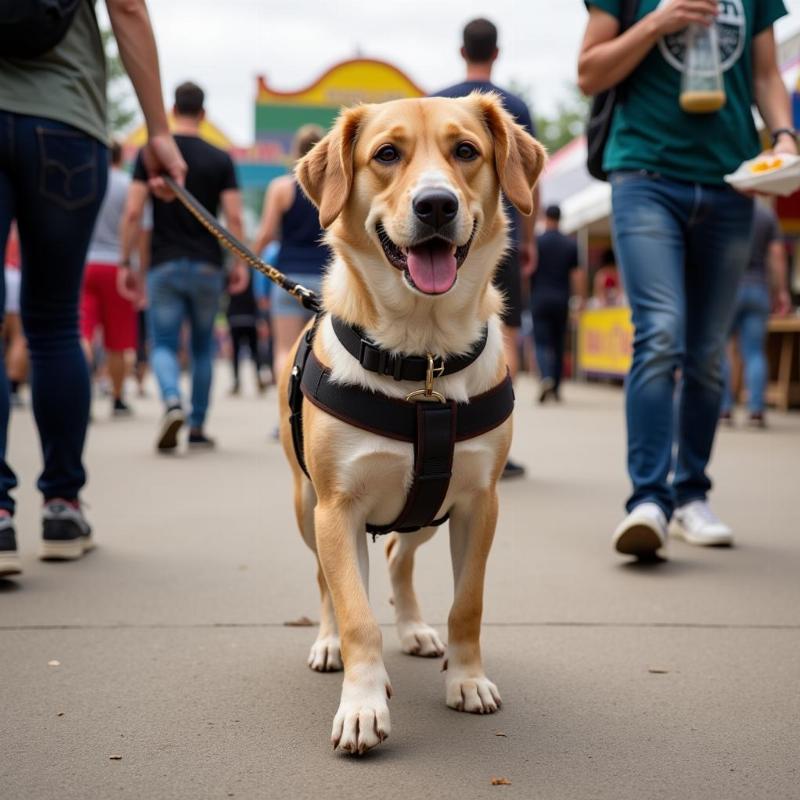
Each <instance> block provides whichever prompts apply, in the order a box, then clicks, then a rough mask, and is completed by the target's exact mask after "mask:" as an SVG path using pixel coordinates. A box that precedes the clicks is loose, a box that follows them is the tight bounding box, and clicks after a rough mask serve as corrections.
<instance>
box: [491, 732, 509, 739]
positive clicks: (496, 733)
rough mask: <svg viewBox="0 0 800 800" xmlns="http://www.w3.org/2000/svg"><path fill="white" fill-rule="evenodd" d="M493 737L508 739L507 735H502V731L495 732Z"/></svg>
mask: <svg viewBox="0 0 800 800" xmlns="http://www.w3.org/2000/svg"><path fill="white" fill-rule="evenodd" d="M494 735H495V736H503V737H505V738H506V739H508V734H507V733H503V731H495V732H494Z"/></svg>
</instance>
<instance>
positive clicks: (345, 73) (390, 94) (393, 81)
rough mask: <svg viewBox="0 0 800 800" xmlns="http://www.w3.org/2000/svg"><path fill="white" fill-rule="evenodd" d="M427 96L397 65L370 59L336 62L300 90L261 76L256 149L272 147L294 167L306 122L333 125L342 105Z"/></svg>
mask: <svg viewBox="0 0 800 800" xmlns="http://www.w3.org/2000/svg"><path fill="white" fill-rule="evenodd" d="M424 95H425V92H423V90H422V89H420V88H419V86H417V85H416V84H415V83H414V82H413V81H412V80H411V79H410V78H409V77H408V76H406V75H405V74H404V73H403V72H401V71H400V70H399V69H397V67H394V66H392V65H391V64H387V63H386V62H385V61H377V60H375V59H368V58H360V59H355V60H352V61H343V62H341V63H340V64H336V65H335V66H333V67H331V68H330V69H329V70H328V71H327V72H325V73H324V74H323V75H322V76H320V77H319V78H318V79H317V80H316V81H315V82H314V83H312V84H311V85H310V86H307V87H306V88H305V89H300V90H299V91H295V92H283V91H279V90H278V89H275V88H273V87H272V86H270V85H269V83H268V82H267V79H266V78H265V77H264V76H259V79H258V95H257V96H256V113H255V142H256V147H258V148H268V152H269V157H270V159H274V161H278V162H279V163H280V162H282V163H283V166H288V164H289V163H290V159H291V142H292V138H293V137H294V134H295V132H296V131H297V129H298V128H299V127H301V126H302V125H306V124H308V123H314V124H316V125H319V126H321V127H322V128H325V129H328V128H329V127H330V126H331V123H332V122H333V120H334V119H336V116H337V114H338V113H339V109H340V108H341V107H342V106H350V105H354V104H356V103H383V102H385V101H387V100H397V99H399V98H403V97H423V96H424ZM274 161H273V163H274Z"/></svg>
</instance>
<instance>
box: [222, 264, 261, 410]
mask: <svg viewBox="0 0 800 800" xmlns="http://www.w3.org/2000/svg"><path fill="white" fill-rule="evenodd" d="M253 283H254V281H253V280H252V279H251V280H250V282H249V283H248V284H247V288H246V289H245V290H244V291H243V292H237V293H236V294H229V296H228V308H227V317H228V331H229V334H230V339H231V366H232V367H233V386H232V387H231V394H232V395H238V394H239V392H240V391H241V381H240V374H239V367H240V362H241V358H242V350H243V349H246V350H247V353H248V355H249V356H250V360H251V361H252V362H253V366H254V367H255V377H256V385H257V387H258V391H259V393H263V392H265V391H266V388H267V384H266V383H265V382H264V379H263V377H262V375H261V367H262V364H261V352H260V349H259V343H258V329H257V327H256V325H257V323H258V306H257V304H256V295H255V291H254V287H253Z"/></svg>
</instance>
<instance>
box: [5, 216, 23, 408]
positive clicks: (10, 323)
mask: <svg viewBox="0 0 800 800" xmlns="http://www.w3.org/2000/svg"><path fill="white" fill-rule="evenodd" d="M19 262H20V255H19V239H18V238H17V230H16V225H14V223H12V224H11V230H10V233H9V237H8V245H7V247H6V252H5V284H6V308H5V312H6V313H5V317H4V318H3V344H4V345H5V362H6V374H7V375H8V389H9V392H10V398H9V399H10V401H11V405H12V406H13V407H14V408H20V407H21V406H22V405H23V402H22V396H21V394H20V387H21V386H22V384H23V383H25V381H26V379H27V377H28V344H27V342H26V341H25V334H24V333H23V332H22V319H21V318H20V314H19V291H20V283H21V281H22V273H21V272H20V263H19Z"/></svg>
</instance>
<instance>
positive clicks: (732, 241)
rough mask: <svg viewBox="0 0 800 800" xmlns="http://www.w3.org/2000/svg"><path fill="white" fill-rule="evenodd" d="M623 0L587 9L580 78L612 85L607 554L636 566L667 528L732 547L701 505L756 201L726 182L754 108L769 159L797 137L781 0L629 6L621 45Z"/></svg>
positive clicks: (594, 86)
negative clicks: (620, 376)
mask: <svg viewBox="0 0 800 800" xmlns="http://www.w3.org/2000/svg"><path fill="white" fill-rule="evenodd" d="M624 2H625V0H588V2H587V3H586V4H587V6H588V8H589V22H588V25H587V28H586V33H585V36H584V40H583V44H582V47H581V53H580V57H579V64H578V82H579V85H580V88H581V89H582V91H583V92H584V93H586V94H597V93H599V92H602V91H604V90H606V89H609V88H610V87H612V86H616V85H620V84H623V89H622V91H621V92H620V96H621V100H620V102H619V103H618V105H617V107H616V109H615V111H614V116H613V119H612V123H611V131H610V136H609V141H608V143H607V145H606V150H605V154H604V161H603V166H604V169H605V170H606V171H607V172H608V173H609V174H610V181H611V186H612V209H613V210H612V215H613V234H614V243H615V249H616V252H617V255H618V257H619V261H620V266H621V269H622V274H623V279H624V285H625V290H626V293H627V296H628V299H629V302H630V305H631V311H632V315H633V324H634V328H635V337H634V354H633V363H632V365H631V371H630V374H629V376H628V380H627V385H626V414H627V422H628V472H629V474H630V477H631V481H632V483H633V493H632V495H631V497H630V498H629V500H628V503H627V510H628V516H627V517H626V518H625V520H623V522H622V523H621V524H620V525H619V527H618V528H617V530H616V531H615V533H614V546H615V548H616V550H617V551H618V552H620V553H623V554H627V555H635V556H637V557H640V558H647V557H654V556H655V555H656V553H657V551H658V550H660V549H661V547H663V545H664V544H665V542H666V536H667V529H668V525H669V520H670V518H671V519H672V525H671V528H670V530H671V532H672V533H673V534H674V535H678V536H680V537H681V538H683V539H685V540H686V541H687V542H690V543H691V544H697V545H730V544H731V543H732V541H733V535H732V531H731V529H730V527H728V526H727V525H726V524H725V523H723V522H722V521H721V520H720V519H718V518H717V517H716V515H715V514H714V513H713V511H712V510H711V508H710V506H709V505H708V502H707V494H708V492H709V490H710V488H711V481H710V480H709V478H708V476H707V474H706V466H707V464H708V460H709V457H710V454H711V447H712V444H713V441H714V433H715V430H716V426H717V420H718V416H719V410H720V403H721V398H722V390H723V378H722V358H723V353H724V347H725V339H726V336H727V331H728V329H729V325H730V320H731V316H732V313H733V309H734V304H735V298H736V291H737V287H738V284H739V278H740V276H741V274H742V272H743V271H744V269H745V266H746V264H747V259H748V255H749V252H750V231H751V227H752V220H753V203H752V200H751V199H750V198H748V197H745V196H744V195H741V194H739V193H737V192H736V191H734V190H733V189H732V188H730V187H729V186H728V185H727V184H726V183H725V182H724V176H725V175H726V174H727V173H730V172H733V171H734V170H735V169H736V168H737V167H738V166H739V164H741V162H742V161H744V160H746V159H749V158H752V157H754V156H755V155H757V153H758V152H759V150H760V141H759V136H758V132H757V130H756V127H755V123H754V121H753V114H752V107H753V105H754V104H755V105H757V106H758V109H759V111H760V112H761V116H762V118H763V119H764V122H765V123H766V126H767V130H768V131H769V132H770V133H771V135H772V142H773V148H774V151H775V152H776V153H787V154H793V155H795V154H797V137H796V134H795V131H794V129H793V128H792V116H791V108H790V103H789V97H788V94H787V92H786V88H785V86H784V84H783V80H782V78H781V75H780V71H779V69H778V65H777V59H776V52H775V38H774V35H773V29H772V25H773V23H774V22H775V20H777V19H778V18H779V17H781V16H783V15H784V14H785V13H786V9H785V7H784V4H783V1H782V0H721V1H720V2H717V0H662V1H661V2H659V0H640V1H639V3H638V11H637V14H636V18H635V19H636V21H635V22H634V24H633V26H632V27H630V28H629V29H628V30H626V31H624V32H622V33H620V19H621V18H622V11H623V3H624ZM712 25H713V26H715V28H716V31H715V32H716V34H717V42H718V45H717V46H718V51H719V63H720V70H721V73H722V85H723V87H724V105H722V107H721V108H718V110H716V111H711V112H706V113H687V111H684V110H683V108H682V106H681V102H680V95H681V87H682V78H683V74H684V71H685V70H686V69H687V51H688V41H689V30H690V27H689V26H701V27H700V28H699V29H698V28H696V29H695V30H700V31H702V29H703V28H705V29H708V28H710V26H712ZM679 374H680V376H681V378H682V380H681V386H680V403H679V413H678V414H677V430H674V428H675V424H674V419H675V414H674V402H673V398H674V394H675V389H676V381H677V376H678V375H679ZM673 441H677V445H678V447H677V460H676V463H675V469H674V476H673V478H672V481H671V482H670V480H669V475H670V472H671V469H672V466H673V464H672V450H673Z"/></svg>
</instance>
